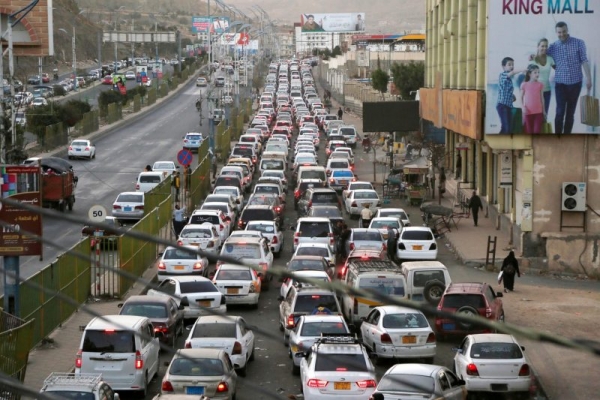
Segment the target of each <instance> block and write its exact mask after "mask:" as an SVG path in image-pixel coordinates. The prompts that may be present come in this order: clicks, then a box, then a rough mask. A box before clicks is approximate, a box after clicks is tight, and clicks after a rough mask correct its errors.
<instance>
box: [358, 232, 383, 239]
mask: <svg viewBox="0 0 600 400" xmlns="http://www.w3.org/2000/svg"><path fill="white" fill-rule="evenodd" d="M352 240H359V241H360V240H369V241H376V242H381V241H382V240H383V238H382V237H381V233H379V231H356V232H354V234H353V235H352Z"/></svg>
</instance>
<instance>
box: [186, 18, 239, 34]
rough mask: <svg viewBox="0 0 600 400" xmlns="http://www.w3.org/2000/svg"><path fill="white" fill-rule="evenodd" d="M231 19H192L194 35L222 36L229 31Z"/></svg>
mask: <svg viewBox="0 0 600 400" xmlns="http://www.w3.org/2000/svg"><path fill="white" fill-rule="evenodd" d="M229 24H230V21H229V17H192V33H200V32H208V31H209V29H210V33H215V34H220V33H223V32H225V31H227V30H228V29H229Z"/></svg>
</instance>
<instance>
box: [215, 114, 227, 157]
mask: <svg viewBox="0 0 600 400" xmlns="http://www.w3.org/2000/svg"><path fill="white" fill-rule="evenodd" d="M230 149H231V128H228V127H227V126H226V124H225V121H221V123H220V124H219V125H217V132H216V135H215V153H216V156H217V158H218V159H219V160H221V161H223V160H225V159H227V157H228V156H229V150H230Z"/></svg>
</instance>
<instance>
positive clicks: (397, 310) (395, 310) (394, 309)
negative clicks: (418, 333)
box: [377, 305, 423, 314]
mask: <svg viewBox="0 0 600 400" xmlns="http://www.w3.org/2000/svg"><path fill="white" fill-rule="evenodd" d="M377 308H378V309H380V310H383V311H384V312H385V313H386V314H401V313H412V314H414V313H418V314H423V313H422V312H421V311H419V310H415V309H414V308H410V307H402V306H391V305H388V306H379V307H377Z"/></svg>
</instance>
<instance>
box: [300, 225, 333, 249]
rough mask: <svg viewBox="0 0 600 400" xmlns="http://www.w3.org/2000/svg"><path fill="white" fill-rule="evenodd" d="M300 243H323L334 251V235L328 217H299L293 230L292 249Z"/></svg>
mask: <svg viewBox="0 0 600 400" xmlns="http://www.w3.org/2000/svg"><path fill="white" fill-rule="evenodd" d="M300 243H324V244H328V245H329V247H331V250H332V251H333V252H334V253H335V250H336V249H335V237H334V235H333V228H332V227H331V222H330V221H329V219H328V218H319V217H307V218H300V219H299V220H298V223H297V225H296V230H295V232H294V251H296V249H297V248H298V245H299V244H300Z"/></svg>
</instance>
